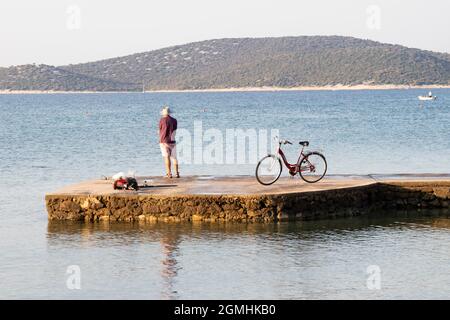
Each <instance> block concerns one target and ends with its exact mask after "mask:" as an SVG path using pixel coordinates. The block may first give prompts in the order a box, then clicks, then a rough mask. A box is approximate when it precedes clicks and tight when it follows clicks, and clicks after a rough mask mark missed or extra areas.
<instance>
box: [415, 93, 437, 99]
mask: <svg viewBox="0 0 450 320" xmlns="http://www.w3.org/2000/svg"><path fill="white" fill-rule="evenodd" d="M418 98H419V100H421V101H429V100H431V101H432V100H436V99H437V97H436V96H433V94H432V93H431V91H430V92H428V95H427V96H418Z"/></svg>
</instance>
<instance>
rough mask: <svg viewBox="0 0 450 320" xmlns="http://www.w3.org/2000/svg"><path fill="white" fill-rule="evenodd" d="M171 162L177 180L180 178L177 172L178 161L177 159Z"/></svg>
mask: <svg viewBox="0 0 450 320" xmlns="http://www.w3.org/2000/svg"><path fill="white" fill-rule="evenodd" d="M172 161H173V167H174V169H175V174H176V175H177V178H179V177H180V172H179V171H178V160H177V159H172Z"/></svg>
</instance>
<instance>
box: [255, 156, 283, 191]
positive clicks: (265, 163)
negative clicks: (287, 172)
mask: <svg viewBox="0 0 450 320" xmlns="http://www.w3.org/2000/svg"><path fill="white" fill-rule="evenodd" d="M281 171H282V166H281V161H280V159H278V158H277V157H275V156H274V155H272V154H270V155H268V156H265V157H264V158H262V159H261V160H260V161H259V162H258V165H257V166H256V180H258V182H259V183H261V184H263V185H265V186H268V185H271V184H272V183H274V182H275V181H277V180H278V178H279V177H280V175H281Z"/></svg>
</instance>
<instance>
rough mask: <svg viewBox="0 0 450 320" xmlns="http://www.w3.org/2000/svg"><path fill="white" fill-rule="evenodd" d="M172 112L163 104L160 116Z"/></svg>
mask: <svg viewBox="0 0 450 320" xmlns="http://www.w3.org/2000/svg"><path fill="white" fill-rule="evenodd" d="M171 113H172V112H171V111H170V108H169V107H168V106H164V107H163V108H162V110H161V115H162V116H168V115H169V114H171Z"/></svg>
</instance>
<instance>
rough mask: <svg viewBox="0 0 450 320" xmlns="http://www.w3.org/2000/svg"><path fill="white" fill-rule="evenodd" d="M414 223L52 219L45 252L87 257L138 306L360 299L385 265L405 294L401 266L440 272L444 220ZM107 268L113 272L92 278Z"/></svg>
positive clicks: (399, 218)
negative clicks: (145, 301)
mask: <svg viewBox="0 0 450 320" xmlns="http://www.w3.org/2000/svg"><path fill="white" fill-rule="evenodd" d="M421 215H423V213H421V214H420V215H419V214H418V213H416V212H407V211H402V212H398V211H396V212H389V213H381V214H378V215H374V216H364V217H353V218H343V219H334V220H322V221H303V222H295V223H293V222H289V223H278V224H274V223H270V224H263V223H250V224H243V223H155V224H145V223H144V224H142V223H90V224H85V223H74V222H54V221H50V222H49V223H48V229H47V231H48V232H47V247H48V250H49V252H55V253H56V252H58V253H59V254H58V256H59V255H60V252H66V255H67V257H68V259H69V260H70V258H72V257H73V256H76V257H78V256H80V255H86V256H88V259H89V264H93V265H95V261H91V260H92V259H93V258H92V256H94V257H97V258H96V259H98V260H96V261H100V262H98V263H100V264H101V266H94V267H92V268H93V269H92V270H93V272H92V273H94V274H95V277H98V278H99V279H100V280H102V281H103V279H104V278H108V277H113V278H114V281H122V282H124V283H126V284H125V285H126V286H127V290H125V291H123V292H121V294H123V295H125V294H127V295H130V294H131V295H132V294H135V295H136V297H140V298H142V297H144V298H151V299H178V298H181V299H183V298H184V299H186V298H191V299H197V298H213V299H223V298H227V297H228V298H229V297H230V296H231V295H233V297H234V296H236V297H237V298H269V299H272V298H288V299H303V298H310V299H315V298H322V297H333V298H348V297H351V296H354V297H356V298H357V297H359V296H361V297H365V296H368V295H370V294H371V293H370V292H367V290H366V288H365V277H366V274H365V268H366V267H367V265H368V264H372V263H375V264H380V265H382V267H383V268H384V269H383V270H384V272H385V273H386V274H387V277H389V272H391V273H392V274H393V275H392V276H391V277H392V279H393V280H392V281H398V282H399V283H398V286H399V288H400V289H398V290H406V289H405V288H404V285H403V284H402V283H401V282H402V280H401V275H402V274H403V273H404V270H403V269H402V266H404V264H406V263H410V264H412V265H415V266H416V267H417V268H418V270H420V267H419V266H420V263H423V264H424V266H423V267H424V268H425V267H426V268H428V269H430V268H432V269H433V268H434V269H435V271H436V272H437V271H438V270H439V269H440V268H441V269H442V266H443V265H444V264H447V263H448V252H447V251H448V250H447V249H446V248H445V247H444V246H437V244H438V243H441V242H442V241H446V240H450V239H449V238H448V236H449V232H448V231H449V229H450V222H449V221H450V220H449V219H448V218H446V217H444V216H442V212H432V211H429V212H428V211H427V212H426V215H427V217H423V216H421ZM436 215H441V216H436ZM64 249H65V250H64ZM414 250H416V251H418V252H420V255H419V254H417V253H416V254H414ZM415 257H420V259H419V260H415V259H416V258H415ZM424 259H425V260H426V263H425V260H424ZM421 261H422V262H421ZM430 264H431V266H432V267H430ZM88 266H89V265H88ZM102 268H103V269H102ZM108 268H109V269H113V270H116V271H115V272H110V273H106V274H101V273H100V274H98V270H97V269H101V270H105V269H108ZM386 268H387V269H386ZM386 270H387V271H386ZM124 274H125V278H123V277H124ZM421 276H422V274H421V273H419V274H418V275H415V277H416V278H417V277H418V278H420V277H421ZM95 277H93V280H92V281H93V282H95V280H96V278H95ZM441 277H442V279H441V280H443V281H444V282H445V280H447V278H448V277H447V276H446V275H445V274H444V275H442V276H441ZM397 279H398V280H397ZM427 279H428V278H424V279H423V282H424V283H425V282H426V281H428V280H427ZM100 280H99V282H101V281H100ZM396 285H397V284H396ZM128 286H129V287H130V288H134V289H128ZM133 286H134V287H133ZM401 286H403V287H401ZM117 287H120V285H118V284H117V283H116V284H114V285H111V288H117ZM393 287H395V285H394V286H393ZM401 288H403V289H401ZM96 289H97V288H96ZM133 290H136V292H133ZM405 292H414V291H405ZM85 294H86V293H85ZM89 294H90V293H87V295H88V296H89ZM411 294H412V293H411ZM418 294H420V293H418ZM94 295H95V294H94ZM117 295H118V294H117V293H116V295H115V296H117ZM113 296H114V295H113ZM119 297H120V294H119ZM372 297H374V296H373V293H372ZM377 297H378V296H377ZM380 297H381V295H380ZM417 297H420V296H417Z"/></svg>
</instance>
